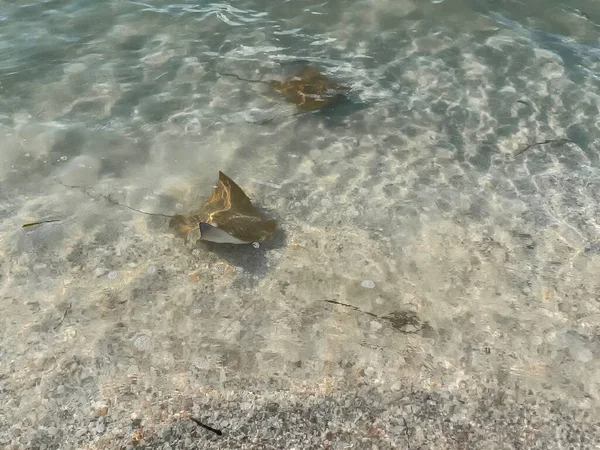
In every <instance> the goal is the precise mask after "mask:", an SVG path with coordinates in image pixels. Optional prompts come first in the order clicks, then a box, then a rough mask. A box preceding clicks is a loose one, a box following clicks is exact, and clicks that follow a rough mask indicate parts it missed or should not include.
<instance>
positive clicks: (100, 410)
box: [94, 406, 108, 417]
mask: <svg viewBox="0 0 600 450" xmlns="http://www.w3.org/2000/svg"><path fill="white" fill-rule="evenodd" d="M94 414H95V415H96V416H97V417H102V416H105V415H106V414H108V406H101V407H100V408H98V409H96V411H94Z"/></svg>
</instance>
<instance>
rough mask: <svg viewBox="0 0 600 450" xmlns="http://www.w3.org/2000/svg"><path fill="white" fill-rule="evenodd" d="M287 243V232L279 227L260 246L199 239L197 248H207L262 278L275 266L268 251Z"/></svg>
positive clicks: (229, 262) (248, 272)
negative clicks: (219, 242) (218, 242)
mask: <svg viewBox="0 0 600 450" xmlns="http://www.w3.org/2000/svg"><path fill="white" fill-rule="evenodd" d="M286 245H287V233H286V232H285V230H283V229H281V228H278V229H277V231H275V233H274V234H273V236H271V238H270V239H269V240H268V241H264V242H261V243H260V246H259V247H258V248H255V247H254V246H253V245H252V244H247V245H236V244H217V243H215V242H209V241H202V240H201V241H199V242H198V243H197V245H196V247H197V248H200V249H205V250H206V251H209V252H210V253H212V254H214V255H215V256H217V257H218V258H222V259H223V260H225V261H226V262H227V263H228V264H229V265H231V266H234V267H240V268H242V269H243V271H244V272H245V273H247V274H250V275H253V276H256V277H258V278H262V277H263V276H265V275H266V274H267V272H269V271H270V270H273V268H274V261H273V260H269V258H268V252H269V251H270V250H277V249H280V248H283V247H285V246H286Z"/></svg>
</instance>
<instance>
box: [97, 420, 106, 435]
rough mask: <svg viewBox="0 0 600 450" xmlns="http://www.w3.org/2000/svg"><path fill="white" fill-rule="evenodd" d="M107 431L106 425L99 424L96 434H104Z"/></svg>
mask: <svg viewBox="0 0 600 450" xmlns="http://www.w3.org/2000/svg"><path fill="white" fill-rule="evenodd" d="M105 429H106V425H104V424H103V423H102V422H98V423H97V424H96V433H98V434H102V433H104V430H105Z"/></svg>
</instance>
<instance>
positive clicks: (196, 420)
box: [190, 417, 223, 436]
mask: <svg viewBox="0 0 600 450" xmlns="http://www.w3.org/2000/svg"><path fill="white" fill-rule="evenodd" d="M190 419H192V420H193V421H194V422H196V424H197V425H200V426H201V427H202V428H204V429H206V430H209V431H212V432H213V433H216V434H218V435H219V436H221V435H222V434H223V432H222V431H221V430H217V429H216V428H213V427H211V426H209V425H205V424H203V423H202V422H200V421H199V420H198V419H194V418H193V417H190Z"/></svg>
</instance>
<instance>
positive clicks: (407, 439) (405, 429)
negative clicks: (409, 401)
mask: <svg viewBox="0 0 600 450" xmlns="http://www.w3.org/2000/svg"><path fill="white" fill-rule="evenodd" d="M402 420H403V421H404V434H405V435H406V445H407V447H408V450H410V436H409V434H408V424H407V423H406V419H405V418H404V417H403V418H402Z"/></svg>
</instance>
